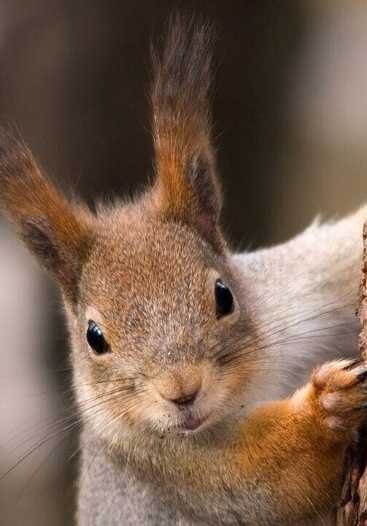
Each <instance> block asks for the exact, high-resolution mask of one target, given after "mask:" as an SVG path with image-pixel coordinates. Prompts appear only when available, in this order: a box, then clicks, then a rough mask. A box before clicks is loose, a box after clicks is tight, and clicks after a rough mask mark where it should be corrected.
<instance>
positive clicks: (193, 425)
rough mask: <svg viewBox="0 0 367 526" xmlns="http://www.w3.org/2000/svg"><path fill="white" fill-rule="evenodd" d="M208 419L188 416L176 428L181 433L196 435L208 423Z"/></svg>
mask: <svg viewBox="0 0 367 526" xmlns="http://www.w3.org/2000/svg"><path fill="white" fill-rule="evenodd" d="M207 419H208V417H206V416H205V417H200V418H199V417H198V416H193V415H187V416H186V417H185V419H184V420H183V422H182V423H181V424H179V425H178V426H177V427H176V430H177V431H178V432H179V433H194V432H197V431H198V430H199V429H200V428H201V427H202V426H203V424H204V422H206V420H207Z"/></svg>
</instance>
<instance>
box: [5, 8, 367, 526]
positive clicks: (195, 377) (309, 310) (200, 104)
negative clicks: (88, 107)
mask: <svg viewBox="0 0 367 526" xmlns="http://www.w3.org/2000/svg"><path fill="white" fill-rule="evenodd" d="M211 47H212V46H211V32H210V27H209V25H208V24H205V23H200V24H198V23H196V22H194V21H192V20H191V21H187V20H186V21H185V20H184V19H182V18H180V17H177V18H176V19H175V20H174V21H173V22H171V25H170V29H169V31H168V35H167V37H166V41H165V46H164V48H163V49H162V50H161V51H159V52H154V53H153V65H154V75H155V76H154V82H153V85H152V91H151V100H152V113H153V118H152V128H153V136H154V168H155V177H154V179H153V181H152V183H151V185H150V186H147V187H146V189H145V190H144V191H143V192H142V193H141V194H140V195H138V196H136V197H135V199H133V200H130V201H125V202H117V203H114V204H111V205H101V206H99V207H98V208H97V210H96V211H95V212H92V211H90V210H89V209H88V208H87V207H86V206H85V205H84V204H83V203H81V202H78V201H75V200H74V201H73V200H70V199H67V198H66V197H65V196H64V194H63V193H62V192H60V191H59V190H58V189H57V188H56V186H55V185H54V184H53V183H51V181H50V180H49V179H48V178H47V177H46V176H45V175H44V174H43V173H42V171H41V169H40V168H39V166H38V164H37V163H36V161H35V159H34V157H33V155H32V153H31V152H30V150H29V149H28V148H27V146H26V145H25V144H24V143H23V141H22V140H21V139H19V138H18V137H17V136H15V134H13V133H12V132H9V131H6V130H3V131H2V132H1V139H0V206H1V209H2V210H3V212H4V214H5V215H6V216H7V217H8V218H9V219H10V221H11V222H12V223H13V224H14V225H15V228H16V231H17V233H18V235H19V237H20V238H21V239H22V240H23V241H24V242H25V244H26V245H27V247H28V248H29V249H30V251H31V252H32V253H33V254H34V255H35V256H36V258H37V259H38V261H39V262H40V264H41V265H42V266H43V267H44V268H45V269H46V270H47V271H49V273H51V275H52V276H53V277H54V279H55V280H56V282H57V284H58V285H59V288H60V290H61V294H62V298H63V303H64V305H65V314H66V319H67V324H68V328H69V332H70V338H71V348H72V353H71V361H72V366H73V389H74V393H75V398H76V401H77V405H78V408H79V415H80V418H81V420H82V422H83V426H82V431H81V436H80V445H81V460H80V474H79V481H78V502H77V511H76V522H77V524H78V525H79V526H101V525H108V526H117V525H124V526H136V525H146V526H149V525H150V526H152V525H157V526H158V525H159V526H164V525H176V524H177V525H181V526H189V525H191V526H193V525H195V526H200V525H210V526H216V525H228V526H232V525H237V526H238V525H243V526H244V525H246V526H260V525H261V526H266V525H268V526H283V525H293V526H294V525H296V526H305V525H311V524H312V525H315V524H318V523H319V524H324V525H325V524H331V520H332V514H333V509H334V506H335V504H336V500H337V498H338V495H339V491H340V486H341V473H342V469H343V458H344V454H345V451H346V449H347V447H348V445H349V444H350V443H351V441H352V440H354V439H355V438H356V436H357V433H358V429H359V427H360V426H361V423H362V422H363V419H364V416H365V407H366V404H367V389H366V387H367V366H366V364H365V363H364V362H363V361H361V360H360V359H358V358H357V357H356V354H357V335H358V324H357V321H356V319H355V314H354V303H355V301H356V297H357V288H358V287H357V284H358V281H359V268H360V259H361V255H362V242H361V238H362V225H363V221H364V219H365V218H366V216H367V210H366V208H364V209H363V208H362V209H361V210H359V211H358V212H356V213H354V214H352V215H351V216H349V217H347V218H345V219H342V220H339V221H336V222H330V223H326V224H319V223H318V222H314V223H313V224H312V225H311V226H310V227H308V228H307V229H306V230H305V231H304V232H302V233H301V234H299V235H298V236H297V237H295V238H294V239H292V240H290V241H288V242H285V243H284V244H282V245H279V246H275V247H271V248H267V249H261V250H258V251H255V252H252V253H251V252H250V253H240V254H237V253H233V252H232V251H231V250H230V248H229V246H228V244H227V242H226V240H225V238H224V236H223V233H222V230H221V227H220V221H219V216H220V211H221V205H222V197H221V190H220V185H219V182H218V176H217V173H216V159H215V151H214V146H213V140H212V125H211V113H210V108H209V89H210V82H211V60H212V59H211ZM318 521H319V522H318Z"/></svg>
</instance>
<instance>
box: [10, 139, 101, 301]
mask: <svg viewBox="0 0 367 526" xmlns="http://www.w3.org/2000/svg"><path fill="white" fill-rule="evenodd" d="M0 209H2V210H3V212H4V213H5V215H6V216H7V217H8V218H9V219H10V220H11V222H12V223H13V224H14V225H15V227H16V229H17V232H18V235H19V237H21V239H22V240H23V241H24V242H25V244H26V245H27V247H28V248H29V250H30V251H31V252H32V253H33V254H34V255H35V256H36V258H37V259H38V261H39V262H40V264H41V265H42V266H43V267H44V268H46V270H48V271H49V272H50V273H51V274H52V275H53V277H54V278H55V279H56V281H57V282H58V284H59V285H60V287H61V290H62V292H63V294H64V297H65V299H66V300H67V301H69V303H76V301H77V296H78V284H79V278H80V274H81V269H82V265H83V263H84V261H85V259H86V257H87V254H88V251H89V248H90V246H91V242H92V216H91V215H90V214H89V213H88V212H87V211H86V210H85V209H84V208H82V207H79V206H78V205H74V204H72V203H71V202H70V201H69V200H68V199H66V197H65V196H64V195H63V194H62V193H61V192H59V191H58V190H57V189H56V188H55V187H54V185H53V184H52V183H51V182H50V181H49V180H48V179H47V178H46V177H45V176H44V175H43V174H42V173H41V171H40V169H39V167H38V166H37V164H36V162H35V160H34V158H33V156H32V154H31V152H30V151H29V149H28V148H27V147H26V146H25V145H24V143H23V142H22V141H21V140H19V139H17V138H16V137H15V136H14V135H13V134H12V133H10V132H8V131H5V130H2V131H0Z"/></svg>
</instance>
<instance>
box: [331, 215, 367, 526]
mask: <svg viewBox="0 0 367 526" xmlns="http://www.w3.org/2000/svg"><path fill="white" fill-rule="evenodd" d="M357 314H358V317H359V320H360V323H361V333H360V336H359V349H360V353H361V357H362V359H364V360H366V359H367V223H365V225H364V228H363V261H362V278H361V284H360V296H359V306H358V310H357ZM366 413H367V408H366ZM366 462H367V422H366V424H365V426H364V427H363V428H362V429H361V430H360V431H359V434H358V437H357V439H356V441H355V442H354V443H353V444H352V445H351V446H350V447H349V448H348V451H347V453H346V458H345V466H344V480H343V488H342V495H341V499H340V502H339V504H338V506H337V512H336V526H367V467H366Z"/></svg>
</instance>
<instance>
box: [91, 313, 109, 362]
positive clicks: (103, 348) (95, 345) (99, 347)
mask: <svg viewBox="0 0 367 526" xmlns="http://www.w3.org/2000/svg"><path fill="white" fill-rule="evenodd" d="M87 342H88V343H89V345H90V346H91V348H92V349H93V351H94V352H95V353H97V354H103V353H105V352H108V351H109V347H108V344H107V342H106V340H105V338H104V336H103V332H102V331H101V329H100V328H99V327H98V325H97V324H96V323H95V322H94V321H92V320H89V321H88V329H87Z"/></svg>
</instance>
